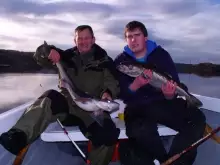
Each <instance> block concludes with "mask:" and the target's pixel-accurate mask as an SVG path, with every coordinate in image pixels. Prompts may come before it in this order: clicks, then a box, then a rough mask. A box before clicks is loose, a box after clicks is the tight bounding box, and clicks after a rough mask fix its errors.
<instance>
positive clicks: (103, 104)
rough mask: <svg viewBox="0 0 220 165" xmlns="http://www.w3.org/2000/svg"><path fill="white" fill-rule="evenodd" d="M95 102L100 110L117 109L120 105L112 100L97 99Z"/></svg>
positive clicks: (109, 110) (111, 110) (110, 110)
mask: <svg viewBox="0 0 220 165" xmlns="http://www.w3.org/2000/svg"><path fill="white" fill-rule="evenodd" d="M96 104H97V106H98V107H99V108H100V109H101V110H104V111H107V112H113V111H117V110H118V109H119V106H120V104H119V103H118V102H116V101H112V100H98V101H97V102H96Z"/></svg>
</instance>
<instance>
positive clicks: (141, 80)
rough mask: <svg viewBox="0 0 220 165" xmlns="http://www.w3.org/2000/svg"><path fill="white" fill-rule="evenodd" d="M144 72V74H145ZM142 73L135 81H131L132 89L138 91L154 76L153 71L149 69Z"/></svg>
mask: <svg viewBox="0 0 220 165" xmlns="http://www.w3.org/2000/svg"><path fill="white" fill-rule="evenodd" d="M143 74H144V76H143ZM143 74H142V75H140V76H138V77H136V78H135V79H134V81H133V82H132V83H131V85H130V86H129V88H130V89H131V90H132V91H136V90H138V89H139V88H141V87H142V86H144V85H147V84H149V83H150V81H151V79H152V77H153V72H152V71H151V70H149V69H145V70H144V72H143Z"/></svg>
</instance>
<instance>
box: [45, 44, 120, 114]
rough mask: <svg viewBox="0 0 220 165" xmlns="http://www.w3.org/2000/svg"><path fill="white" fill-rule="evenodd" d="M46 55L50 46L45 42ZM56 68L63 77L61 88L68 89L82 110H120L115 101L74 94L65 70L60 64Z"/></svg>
mask: <svg viewBox="0 0 220 165" xmlns="http://www.w3.org/2000/svg"><path fill="white" fill-rule="evenodd" d="M43 49H44V50H45V53H46V52H48V49H49V46H48V44H47V42H46V41H44V47H43ZM56 66H57V68H58V70H59V72H60V76H61V81H60V83H61V87H63V88H66V89H67V90H68V92H69V94H70V95H71V97H72V99H73V101H74V102H75V103H76V105H77V106H79V107H80V108H82V109H83V110H85V111H89V112H96V111H107V112H114V111H116V110H118V109H119V106H120V104H119V103H117V102H115V101H113V100H98V99H94V98H89V97H80V96H78V95H77V94H76V93H75V92H74V90H73V89H74V88H75V87H74V86H73V84H72V83H71V81H70V80H69V78H68V76H67V75H66V73H65V70H64V68H63V66H62V64H61V63H60V62H58V63H56Z"/></svg>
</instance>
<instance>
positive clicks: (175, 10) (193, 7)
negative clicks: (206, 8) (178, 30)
mask: <svg viewBox="0 0 220 165" xmlns="http://www.w3.org/2000/svg"><path fill="white" fill-rule="evenodd" d="M202 3H203V2H201V3H200V2H198V1H176V2H175V1H173V2H170V3H162V4H161V5H159V8H160V11H161V12H163V13H165V14H168V15H173V16H175V17H189V16H192V15H195V14H196V13H198V12H200V11H201V6H202V5H201V4H202Z"/></svg>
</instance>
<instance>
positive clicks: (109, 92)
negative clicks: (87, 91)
mask: <svg viewBox="0 0 220 165" xmlns="http://www.w3.org/2000/svg"><path fill="white" fill-rule="evenodd" d="M105 92H107V93H108V94H109V95H110V96H111V97H113V96H112V92H111V91H110V90H109V89H108V88H107V89H104V90H103V91H102V92H101V94H100V98H102V95H103V94H104V93H105Z"/></svg>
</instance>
